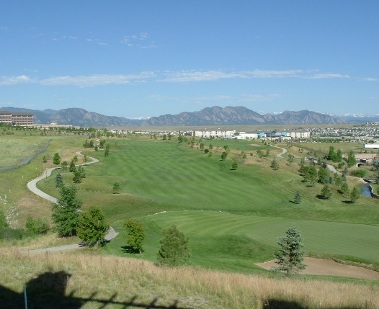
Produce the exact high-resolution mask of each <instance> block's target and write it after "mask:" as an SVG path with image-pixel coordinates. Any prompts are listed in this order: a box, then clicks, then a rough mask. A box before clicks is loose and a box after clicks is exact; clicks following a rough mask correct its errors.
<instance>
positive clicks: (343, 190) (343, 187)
mask: <svg viewBox="0 0 379 309" xmlns="http://www.w3.org/2000/svg"><path fill="white" fill-rule="evenodd" d="M340 191H341V193H342V195H343V196H345V197H347V196H348V195H349V186H348V184H347V182H345V181H344V182H342V185H341V190H340Z"/></svg>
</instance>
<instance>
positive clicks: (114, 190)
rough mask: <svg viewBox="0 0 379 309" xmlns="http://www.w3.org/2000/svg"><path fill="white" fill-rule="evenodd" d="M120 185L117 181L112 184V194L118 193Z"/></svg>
mask: <svg viewBox="0 0 379 309" xmlns="http://www.w3.org/2000/svg"><path fill="white" fill-rule="evenodd" d="M120 191H121V186H120V183H119V182H115V183H114V184H113V194H120Z"/></svg>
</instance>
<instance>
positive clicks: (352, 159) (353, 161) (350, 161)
mask: <svg viewBox="0 0 379 309" xmlns="http://www.w3.org/2000/svg"><path fill="white" fill-rule="evenodd" d="M356 163H357V160H356V159H355V154H354V151H352V150H350V151H349V154H348V156H347V165H348V166H349V167H351V166H353V165H355V164H356Z"/></svg>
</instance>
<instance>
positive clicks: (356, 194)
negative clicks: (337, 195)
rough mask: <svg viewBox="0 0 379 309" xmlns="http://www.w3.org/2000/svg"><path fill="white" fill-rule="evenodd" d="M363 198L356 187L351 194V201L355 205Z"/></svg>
mask: <svg viewBox="0 0 379 309" xmlns="http://www.w3.org/2000/svg"><path fill="white" fill-rule="evenodd" d="M360 196H361V192H360V190H359V189H358V188H357V187H354V188H353V190H351V192H350V201H351V202H352V203H355V202H356V201H357V200H358V199H359V198H360Z"/></svg>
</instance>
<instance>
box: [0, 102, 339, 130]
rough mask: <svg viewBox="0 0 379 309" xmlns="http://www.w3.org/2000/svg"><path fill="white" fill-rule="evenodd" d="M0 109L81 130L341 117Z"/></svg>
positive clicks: (239, 110)
mask: <svg viewBox="0 0 379 309" xmlns="http://www.w3.org/2000/svg"><path fill="white" fill-rule="evenodd" d="M0 109H2V110H9V111H15V112H31V113H33V114H34V116H35V123H37V124H42V123H51V122H55V123H58V124H71V125H74V126H82V127H104V126H210V125H257V124H260V125H266V124H267V125H308V124H309V125H310V124H339V123H344V122H345V121H344V120H343V119H342V118H338V117H332V116H330V115H325V114H321V113H316V112H312V111H307V110H303V111H298V112H294V111H285V112H283V113H280V114H275V115H274V114H264V115H261V114H259V113H257V112H254V111H252V110H250V109H248V108H246V107H243V106H237V107H231V106H228V107H224V108H222V107H219V106H214V107H207V108H204V109H202V110H200V111H196V112H183V113H180V114H176V115H171V114H166V115H161V116H158V117H151V118H150V119H146V120H141V119H128V118H125V117H118V116H106V115H102V114H99V113H94V112H89V111H86V110H84V109H81V108H68V109H62V110H58V111H54V110H44V111H39V110H30V109H24V108H14V107H2V108H0Z"/></svg>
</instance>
